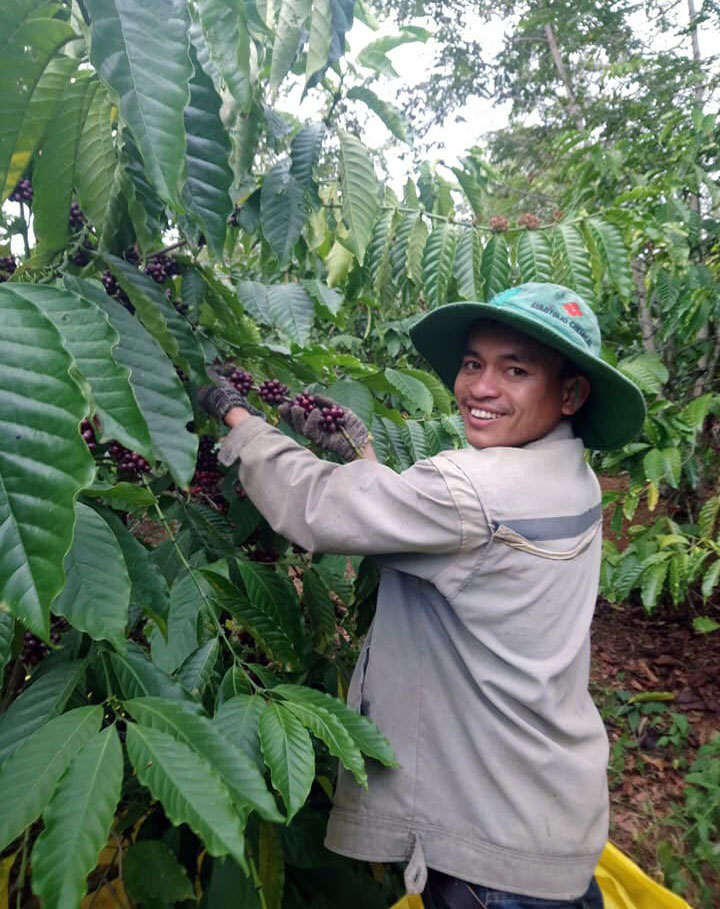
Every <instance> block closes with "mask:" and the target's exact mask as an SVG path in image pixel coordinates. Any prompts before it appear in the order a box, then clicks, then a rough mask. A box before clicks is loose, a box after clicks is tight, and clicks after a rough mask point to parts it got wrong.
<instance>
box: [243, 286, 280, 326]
mask: <svg viewBox="0 0 720 909" xmlns="http://www.w3.org/2000/svg"><path fill="white" fill-rule="evenodd" d="M236 289H237V296H238V300H239V301H240V303H241V304H242V306H243V309H244V310H245V312H247V313H248V315H250V316H252V318H253V319H255V321H256V322H260V324H261V325H272V324H273V320H272V316H271V315H270V307H269V306H268V296H267V287H265V285H264V284H260V282H259V281H238V283H237V288H236Z"/></svg>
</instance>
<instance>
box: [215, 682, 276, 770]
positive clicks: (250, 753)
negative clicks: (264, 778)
mask: <svg viewBox="0 0 720 909" xmlns="http://www.w3.org/2000/svg"><path fill="white" fill-rule="evenodd" d="M265 706H266V701H265V699H264V698H262V697H260V696H259V695H257V694H236V695H234V696H233V697H231V698H229V699H228V700H227V701H225V702H224V703H223V704H222V705H221V706H220V707H219V708H218V711H217V713H216V714H215V716H214V717H213V719H212V722H213V725H214V726H215V727H217V728H218V729H219V730H220V732H222V734H223V735H224V736H225V737H226V738H228V739H230V741H231V742H232V743H233V744H234V745H236V746H237V747H238V748H239V749H240V750H241V751H243V752H244V753H245V755H246V756H247V757H248V758H250V760H251V761H253V762H254V763H255V765H256V766H257V767H259V768H261V769H264V766H265V765H264V763H263V756H262V749H261V748H260V732H259V730H258V723H259V722H260V715H261V714H262V712H263V710H265Z"/></svg>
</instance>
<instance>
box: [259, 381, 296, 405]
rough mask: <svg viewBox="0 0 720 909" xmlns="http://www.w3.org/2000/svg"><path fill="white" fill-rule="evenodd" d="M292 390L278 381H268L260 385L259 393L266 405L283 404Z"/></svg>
mask: <svg viewBox="0 0 720 909" xmlns="http://www.w3.org/2000/svg"><path fill="white" fill-rule="evenodd" d="M289 391H290V389H289V388H288V387H287V385H283V383H282V382H280V381H279V380H278V379H266V380H265V381H264V382H261V383H260V385H258V389H257V393H258V395H260V397H261V398H262V399H263V401H265V403H266V404H282V402H283V401H284V400H285V399H286V398H287V394H288V392H289Z"/></svg>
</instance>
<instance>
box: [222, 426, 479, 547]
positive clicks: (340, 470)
mask: <svg viewBox="0 0 720 909" xmlns="http://www.w3.org/2000/svg"><path fill="white" fill-rule="evenodd" d="M219 458H220V461H221V463H223V464H225V465H226V466H229V465H230V464H232V463H233V462H235V461H236V460H238V459H239V461H240V463H239V469H238V476H239V479H240V483H241V484H242V486H243V489H244V490H245V491H246V493H247V494H248V496H249V497H250V499H251V500H252V502H253V503H254V504H255V506H256V507H257V508H258V510H259V511H260V512H261V513H262V515H263V516H264V517H265V518H266V520H267V521H268V523H269V524H270V526H271V527H272V528H273V530H275V531H276V532H278V533H281V534H282V535H283V536H285V537H287V538H288V539H290V540H292V541H293V542H294V543H297V544H298V545H300V546H302V547H303V548H305V549H308V550H311V551H316V552H334V553H344V554H364V555H380V554H387V553H406V552H419V553H433V554H440V553H451V552H454V551H459V550H460V549H461V548H462V544H463V524H462V521H461V516H460V514H459V512H458V508H457V506H456V503H455V500H454V498H453V496H452V494H451V492H450V490H449V489H448V485H447V483H446V482H445V479H444V478H443V475H442V473H441V472H440V471H439V470H438V468H437V466H436V465H435V463H434V462H433V460H432V459H428V460H424V461H418V462H417V463H416V464H415V465H413V466H412V467H411V468H409V469H408V470H406V471H404V472H403V473H401V474H397V473H395V472H394V471H393V470H391V469H390V468H389V467H385V466H384V465H382V464H378V463H377V462H375V461H368V460H364V459H362V460H357V461H352V462H351V463H349V464H335V463H331V462H329V461H323V460H322V459H320V458H317V457H316V456H315V455H314V454H313V453H312V452H311V451H309V450H308V449H306V448H303V447H302V446H301V445H298V444H297V443H296V442H294V441H293V440H292V439H291V438H289V437H288V436H286V435H285V434H284V433H282V432H280V431H279V430H277V429H275V428H274V427H272V426H269V425H268V424H267V423H265V422H263V421H262V420H260V419H258V418H256V417H250V418H248V419H247V420H244V421H243V422H242V423H241V424H239V425H238V426H236V427H235V428H234V429H232V430H231V431H230V432H229V433H228V435H227V436H226V437H225V440H224V441H223V443H222V445H221V448H220V454H219Z"/></svg>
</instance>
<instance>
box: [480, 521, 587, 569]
mask: <svg viewBox="0 0 720 909" xmlns="http://www.w3.org/2000/svg"><path fill="white" fill-rule="evenodd" d="M600 527H601V524H600V523H598V524H596V525H595V526H594V527H591V528H590V529H589V530H588V531H586V532H585V533H584V534H583V535H582V536H581V537H577V538H576V539H575V542H574V543H573V545H572V546H570V547H567V546H565V547H561V546H560V545H557V546H550V545H549V542H550V541H547V540H530V539H528V538H527V537H525V536H523V535H522V534H521V533H518V532H517V530H513V529H512V528H511V527H508V526H507V525H505V524H499V525H498V526H497V527H496V528H495V530H494V531H493V535H492V539H493V542H498V543H504V544H505V545H507V546H510V547H512V549H518V550H520V551H521V552H528V553H530V554H531V555H536V556H540V557H541V558H543V559H555V560H567V559H574V558H576V557H577V556H579V555H580V553H581V552H584V551H585V550H586V549H587V548H588V546H589V545H590V544H591V543H592V541H593V540H594V539H595V537H596V536H597V534H598V533H599V531H600ZM559 542H560V543H564V542H565V541H559Z"/></svg>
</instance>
